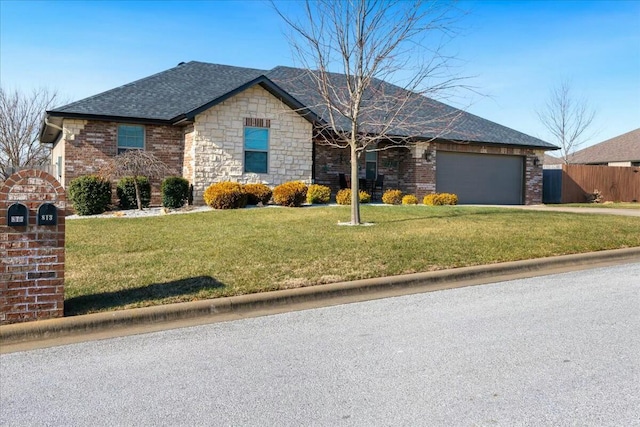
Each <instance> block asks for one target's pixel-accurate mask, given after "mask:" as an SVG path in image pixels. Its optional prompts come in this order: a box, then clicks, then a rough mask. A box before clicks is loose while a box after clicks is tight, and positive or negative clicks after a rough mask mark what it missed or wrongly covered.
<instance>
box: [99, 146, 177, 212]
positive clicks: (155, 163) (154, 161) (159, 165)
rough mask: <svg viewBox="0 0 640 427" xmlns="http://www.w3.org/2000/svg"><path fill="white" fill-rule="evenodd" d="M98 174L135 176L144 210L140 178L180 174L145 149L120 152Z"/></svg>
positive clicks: (140, 202)
mask: <svg viewBox="0 0 640 427" xmlns="http://www.w3.org/2000/svg"><path fill="white" fill-rule="evenodd" d="M98 174H99V175H100V176H102V177H104V178H107V179H113V178H123V177H127V176H131V177H133V186H134V188H135V190H136V201H137V204H138V209H140V210H142V198H141V197H140V187H139V185H138V178H140V177H147V178H164V177H166V176H170V175H178V173H176V171H172V170H171V169H170V168H169V167H168V166H167V165H166V164H164V163H163V162H162V161H161V160H160V159H158V158H157V157H156V156H154V155H153V154H151V153H149V152H148V151H144V150H127V151H125V152H124V153H122V154H118V155H117V156H115V157H114V158H113V159H111V161H110V162H109V163H108V164H107V165H106V166H104V167H103V168H102V169H100V171H99V172H98Z"/></svg>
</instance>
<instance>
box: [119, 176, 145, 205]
mask: <svg viewBox="0 0 640 427" xmlns="http://www.w3.org/2000/svg"><path fill="white" fill-rule="evenodd" d="M136 179H137V181H138V187H139V188H140V201H141V202H142V207H143V208H148V207H149V202H150V201H151V183H150V182H149V178H147V177H146V176H139V177H137V178H136ZM116 195H117V196H118V206H120V209H135V208H137V207H138V202H137V201H136V188H135V186H134V183H133V177H132V176H127V177H124V178H122V179H121V180H120V181H118V185H117V186H116Z"/></svg>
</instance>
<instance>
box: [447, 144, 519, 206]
mask: <svg viewBox="0 0 640 427" xmlns="http://www.w3.org/2000/svg"><path fill="white" fill-rule="evenodd" d="M523 189H524V157H522V156H500V155H492V154H469V153H451V152H446V151H438V152H437V153H436V191H437V192H438V193H455V194H457V195H458V203H461V204H485V205H489V204H491V205H519V204H522V203H523V197H522V194H523Z"/></svg>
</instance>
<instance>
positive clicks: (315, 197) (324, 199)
mask: <svg viewBox="0 0 640 427" xmlns="http://www.w3.org/2000/svg"><path fill="white" fill-rule="evenodd" d="M329 199H331V189H330V188H329V187H327V186H325V185H318V184H313V185H310V186H309V189H308V190H307V203H311V204H314V203H329Z"/></svg>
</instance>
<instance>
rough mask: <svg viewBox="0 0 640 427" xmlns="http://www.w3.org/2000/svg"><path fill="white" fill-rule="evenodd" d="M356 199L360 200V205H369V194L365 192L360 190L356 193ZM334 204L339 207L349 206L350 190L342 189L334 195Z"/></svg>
mask: <svg viewBox="0 0 640 427" xmlns="http://www.w3.org/2000/svg"><path fill="white" fill-rule="evenodd" d="M358 198H359V199H360V203H369V202H370V201H371V194H369V193H367V192H366V191H362V190H360V191H359V192H358ZM336 203H337V204H339V205H350V204H351V189H350V188H343V189H342V190H340V191H338V193H337V194H336Z"/></svg>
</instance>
